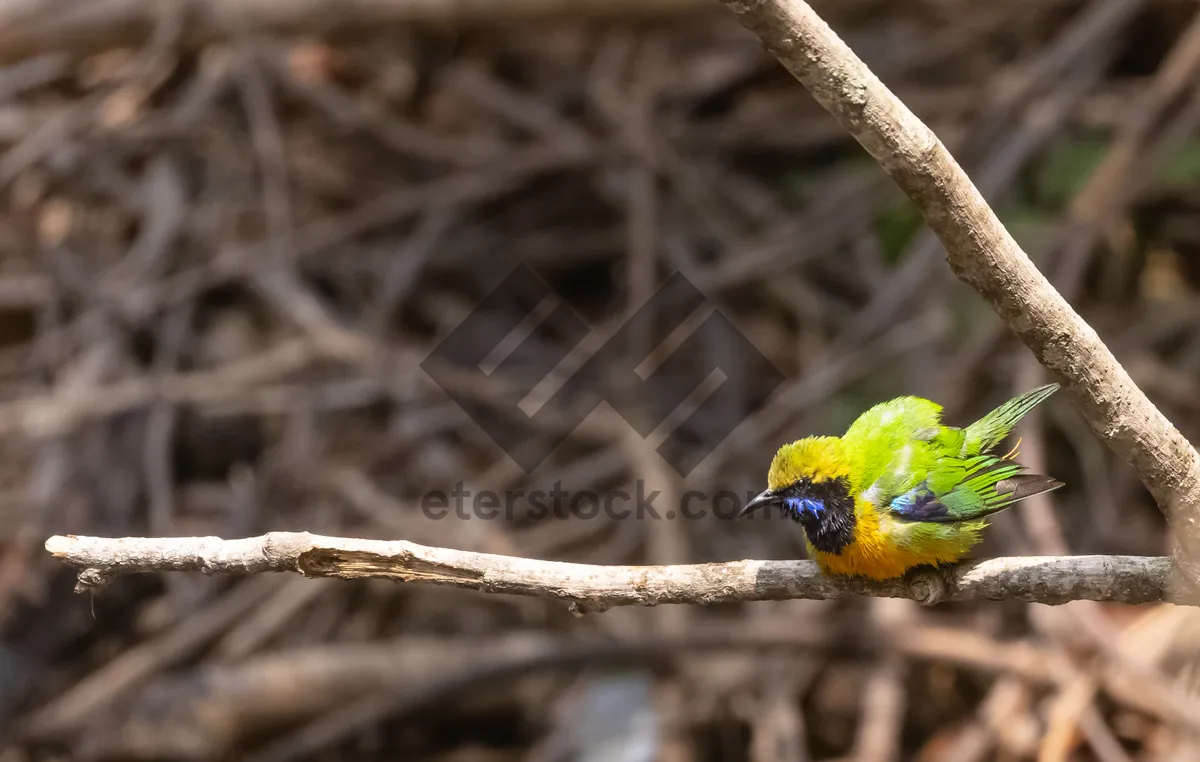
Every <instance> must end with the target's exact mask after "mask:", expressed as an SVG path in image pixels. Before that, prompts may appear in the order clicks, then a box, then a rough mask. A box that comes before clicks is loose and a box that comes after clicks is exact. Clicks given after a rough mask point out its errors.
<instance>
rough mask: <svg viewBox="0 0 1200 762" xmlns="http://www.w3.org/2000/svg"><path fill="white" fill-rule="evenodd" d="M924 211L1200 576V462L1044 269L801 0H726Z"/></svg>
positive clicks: (955, 260) (1187, 567) (953, 262)
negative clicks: (1148, 500)
mask: <svg viewBox="0 0 1200 762" xmlns="http://www.w3.org/2000/svg"><path fill="white" fill-rule="evenodd" d="M722 1H723V3H724V5H725V6H726V7H728V8H729V10H731V11H733V12H734V14H736V15H737V17H738V19H739V20H740V21H741V23H742V24H743V25H744V26H745V27H746V28H747V29H749V30H750V31H752V32H753V33H754V34H756V35H757V36H758V37H759V38H760V39H761V40H762V42H763V45H764V46H765V47H766V49H767V50H768V51H770V53H771V54H772V55H774V56H775V57H776V58H777V59H779V61H780V63H782V64H783V65H784V67H785V68H787V70H788V71H789V72H791V74H792V75H793V76H794V77H795V78H796V79H797V80H799V81H800V83H801V84H803V85H804V86H805V87H806V88H807V89H808V90H809V91H810V92H811V93H812V95H813V97H814V98H815V99H816V100H817V101H818V102H819V103H820V104H821V105H822V106H823V107H824V108H825V109H826V110H828V111H829V112H830V113H831V114H833V116H834V117H835V118H836V119H837V120H838V122H839V123H840V124H841V125H842V126H843V127H844V128H845V129H846V130H847V131H848V132H850V134H851V135H853V136H854V138H855V139H856V140H857V141H858V142H859V143H860V144H861V145H862V146H863V148H865V149H866V150H867V152H868V153H870V154H871V156H872V157H874V158H875V160H876V161H877V162H878V163H879V164H880V166H882V167H883V168H884V170H886V171H887V173H888V174H889V175H890V176H891V177H892V179H893V180H894V181H895V182H896V184H897V185H898V186H900V188H901V189H902V190H903V191H904V192H905V193H906V194H907V195H908V196H909V197H910V198H911V199H912V200H913V201H914V202H915V203H916V204H917V205H918V206H919V207H920V209H921V212H922V214H923V215H924V217H925V220H926V222H927V223H928V225H929V227H930V228H931V229H932V230H933V231H934V232H935V233H936V234H937V236H938V238H939V239H941V241H942V244H943V245H944V246H945V249H946V259H947V261H948V262H949V264H950V267H951V269H952V270H953V271H954V273H955V275H957V276H958V277H959V279H961V280H962V281H964V282H966V283H967V284H969V285H970V286H971V287H973V288H974V289H975V290H976V291H978V292H979V293H980V295H982V296H983V297H984V298H985V299H987V301H988V302H989V303H990V304H991V305H992V307H993V308H994V309H995V310H996V312H997V313H998V314H999V315H1000V317H1001V318H1003V320H1004V321H1005V323H1006V324H1007V325H1008V327H1009V328H1010V329H1011V330H1012V331H1013V333H1015V334H1016V335H1017V336H1018V337H1019V338H1020V339H1021V341H1023V342H1024V343H1025V345H1026V346H1028V347H1029V348H1030V349H1031V350H1032V351H1033V352H1034V354H1035V355H1036V356H1037V358H1038V361H1039V362H1041V364H1042V365H1043V366H1044V367H1045V368H1046V369H1047V370H1048V371H1050V373H1051V374H1053V375H1054V376H1055V377H1056V379H1057V380H1058V381H1060V382H1061V383H1062V384H1063V387H1064V388H1065V390H1066V392H1067V393H1068V394H1069V395H1070V397H1071V398H1072V400H1073V401H1074V402H1075V404H1076V405H1077V406H1078V408H1079V409H1080V411H1082V413H1083V414H1084V416H1085V417H1086V418H1087V421H1088V423H1089V425H1090V426H1091V427H1092V429H1093V431H1095V432H1096V434H1097V435H1098V436H1100V437H1101V438H1102V439H1103V440H1104V441H1105V442H1106V443H1107V444H1108V446H1109V447H1110V448H1112V450H1113V451H1114V452H1115V453H1117V455H1118V456H1119V457H1121V458H1122V459H1123V460H1125V461H1126V462H1127V463H1129V465H1130V466H1131V467H1132V468H1133V469H1134V471H1135V472H1136V473H1137V475H1138V477H1139V478H1140V479H1141V481H1142V483H1143V484H1145V485H1146V488H1147V489H1148V490H1149V491H1150V493H1151V495H1153V497H1154V499H1155V501H1156V502H1157V503H1158V506H1159V508H1161V509H1162V511H1163V512H1164V513H1165V514H1166V516H1167V519H1168V520H1169V521H1170V522H1171V526H1172V529H1173V531H1174V534H1175V539H1176V540H1177V542H1178V543H1179V545H1180V547H1181V549H1182V550H1183V551H1184V553H1183V555H1184V558H1183V559H1180V560H1181V561H1183V563H1184V566H1183V567H1182V568H1183V570H1184V572H1185V575H1186V577H1185V578H1186V579H1188V580H1189V584H1195V582H1194V580H1196V579H1197V578H1200V574H1198V573H1196V571H1197V569H1198V568H1200V567H1198V566H1197V565H1196V559H1200V453H1197V452H1196V450H1195V449H1194V448H1193V447H1192V446H1191V444H1190V443H1189V442H1188V441H1187V439H1185V438H1184V437H1183V435H1182V434H1180V432H1179V431H1178V430H1177V429H1176V428H1175V427H1174V426H1173V425H1172V424H1171V422H1170V421H1168V420H1167V419H1166V417H1165V416H1163V414H1162V413H1161V412H1159V410H1158V409H1157V408H1156V407H1155V406H1154V404H1153V403H1152V402H1151V401H1150V400H1149V399H1148V398H1147V397H1146V395H1145V394H1144V393H1143V392H1142V391H1141V390H1140V389H1139V388H1138V387H1137V385H1135V384H1134V382H1133V380H1132V379H1131V378H1130V377H1129V374H1128V373H1126V371H1125V369H1124V368H1123V367H1121V364H1120V363H1119V362H1117V359H1116V358H1115V357H1114V356H1113V355H1112V353H1111V352H1110V351H1109V350H1108V348H1107V347H1106V346H1105V345H1104V343H1103V342H1102V341H1101V340H1100V337H1099V336H1098V335H1097V334H1096V332H1095V331H1094V330H1093V329H1092V328H1091V326H1089V325H1088V324H1087V323H1086V322H1084V320H1083V318H1081V317H1080V316H1079V315H1078V314H1077V313H1076V312H1075V311H1074V310H1073V309H1072V308H1071V306H1070V305H1069V304H1068V303H1067V302H1066V300H1065V299H1063V297H1062V296H1061V295H1060V294H1059V293H1058V291H1056V290H1055V288H1054V286H1052V285H1051V284H1050V282H1049V281H1048V280H1046V278H1045V277H1043V275H1042V274H1041V273H1040V272H1039V271H1038V269H1037V268H1036V267H1035V266H1034V265H1033V263H1032V262H1031V261H1030V259H1029V257H1028V256H1027V255H1026V254H1025V252H1024V251H1023V250H1022V249H1021V247H1020V246H1018V245H1017V242H1016V241H1015V240H1014V239H1013V237H1012V236H1011V235H1010V234H1009V233H1008V231H1007V230H1006V229H1005V227H1004V225H1002V224H1001V223H1000V220H999V219H998V218H997V217H996V215H995V213H994V212H993V211H992V209H991V207H990V206H989V205H988V203H987V202H986V201H985V200H984V198H983V196H982V195H981V194H980V192H979V190H978V189H977V188H976V187H975V185H974V184H973V183H972V182H971V180H970V178H969V177H967V175H966V173H965V172H964V171H963V170H962V168H961V167H960V166H959V165H958V163H957V162H956V161H955V160H954V157H953V156H951V155H950V152H949V151H948V150H947V149H946V147H945V146H944V145H943V144H942V142H941V141H940V140H938V138H937V136H936V135H934V134H933V132H932V131H931V130H930V129H929V128H928V127H927V126H925V124H924V123H922V122H921V120H920V119H918V118H917V117H916V116H915V115H914V114H913V113H912V112H911V111H909V110H908V108H907V107H906V106H905V105H904V104H903V103H901V102H900V100H899V99H898V98H897V97H896V96H895V95H893V94H892V93H891V91H889V90H888V89H887V87H886V86H884V84H883V83H882V82H881V81H880V80H879V78H878V77H876V76H875V75H874V74H872V73H871V71H870V70H869V69H868V68H867V66H866V64H864V63H863V62H862V61H861V60H860V59H859V58H858V57H857V56H856V55H855V54H854V52H853V51H852V50H850V48H849V47H848V46H847V45H846V44H845V43H844V42H843V41H842V40H841V39H840V38H839V37H838V36H837V34H835V33H834V32H833V30H832V29H830V27H829V26H828V25H827V24H826V23H825V22H824V21H822V20H821V18H820V17H819V16H818V15H817V14H816V12H815V11H813V9H812V8H811V7H809V5H808V4H807V3H804V2H802V0H722Z"/></svg>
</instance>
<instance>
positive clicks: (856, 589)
mask: <svg viewBox="0 0 1200 762" xmlns="http://www.w3.org/2000/svg"><path fill="white" fill-rule="evenodd" d="M46 550H48V551H49V552H50V553H51V554H53V555H54V556H56V557H58V558H61V559H63V560H64V561H66V562H67V563H69V564H72V565H74V566H77V567H80V568H81V571H80V583H81V586H82V587H84V588H86V587H90V586H94V585H98V584H103V583H104V582H105V581H107V580H108V579H109V578H111V577H113V576H116V575H119V574H130V573H138V572H161V571H202V572H204V573H205V574H253V573H258V572H268V571H275V572H298V573H300V574H303V575H305V576H308V577H341V578H343V579H355V578H361V577H384V578H391V579H395V580H397V581H402V582H419V583H430V584H438V585H451V586H454V587H464V588H471V589H474V590H480V591H483V592H487V593H508V594H513V595H528V596H536V597H541V598H559V599H562V600H564V601H566V602H568V603H570V604H572V606H573V607H574V608H576V609H578V610H586V611H602V610H604V609H607V608H611V607H613V606H631V605H636V606H656V605H659V604H663V603H693V604H696V603H698V604H708V603H721V602H728V601H763V600H787V599H795V598H807V599H831V598H842V597H845V596H849V595H869V596H877V597H888V598H910V599H912V600H915V601H918V602H920V603H924V604H934V603H938V602H941V601H963V600H973V599H988V600H1014V599H1015V600H1024V601H1034V602H1038V603H1047V604H1059V603H1065V602H1067V601H1071V600H1080V599H1086V600H1097V601H1118V602H1121V603H1130V604H1139V603H1151V602H1154V601H1161V600H1171V599H1174V598H1175V596H1174V595H1173V594H1172V593H1171V592H1170V591H1169V590H1168V585H1167V578H1168V572H1169V566H1170V564H1169V561H1168V560H1167V559H1165V558H1154V557H1139V556H1063V557H1022V558H995V559H990V560H987V561H980V562H978V563H973V564H963V565H961V566H958V567H955V568H950V569H938V570H935V569H919V570H914V571H913V572H911V573H910V574H909V575H908V576H906V577H903V578H900V579H897V580H895V581H888V582H870V581H866V580H858V579H843V578H835V577H831V576H827V575H825V574H822V573H821V572H820V571H819V570H818V569H817V566H816V564H814V563H812V562H811V561H730V562H727V563H711V564H692V565H678V566H593V565H588V564H572V563H562V562H557V561H538V560H534V559H528V558H516V557H512V556H500V555H493V554H489V553H472V552H468V551H461V550H450V549H447V548H431V547H426V546H424V545H417V544H414V543H411V542H405V541H384V540H362V539H354V538H343V537H321V536H319V535H313V534H308V533H304V532H301V533H292V532H272V533H269V534H265V535H262V536H260V537H251V538H247V539H240V540H222V539H220V538H218V537H178V538H163V539H159V538H142V537H123V538H116V539H109V538H103V537H77V536H73V535H67V536H62V535H59V536H55V537H51V538H50V539H49V540H47V541H46Z"/></svg>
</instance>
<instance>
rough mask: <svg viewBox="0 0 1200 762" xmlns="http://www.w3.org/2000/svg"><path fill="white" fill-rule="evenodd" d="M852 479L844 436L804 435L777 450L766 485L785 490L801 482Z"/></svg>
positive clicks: (770, 487) (815, 482)
mask: <svg viewBox="0 0 1200 762" xmlns="http://www.w3.org/2000/svg"><path fill="white" fill-rule="evenodd" d="M849 478H850V459H849V458H848V457H847V454H846V448H845V446H844V445H843V444H842V438H841V437H805V438H804V439H800V440H798V441H795V442H792V443H791V444H785V445H784V446H783V447H780V448H779V451H778V452H776V453H775V458H774V460H772V461H771V470H770V471H768V472H767V487H768V488H769V489H773V490H779V489H784V488H785V487H789V486H791V485H793V484H796V483H797V482H800V481H808V482H809V483H812V484H820V483H821V482H830V481H834V480H837V479H847V480H848V479H849Z"/></svg>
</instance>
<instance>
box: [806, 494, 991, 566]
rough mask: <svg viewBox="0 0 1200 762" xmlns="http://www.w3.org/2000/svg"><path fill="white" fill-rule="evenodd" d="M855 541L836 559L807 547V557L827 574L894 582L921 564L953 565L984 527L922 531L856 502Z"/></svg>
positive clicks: (951, 526)
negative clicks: (894, 578)
mask: <svg viewBox="0 0 1200 762" xmlns="http://www.w3.org/2000/svg"><path fill="white" fill-rule="evenodd" d="M854 512H855V525H854V541H853V542H851V543H850V544H849V545H847V546H846V547H845V548H843V549H842V552H841V553H840V554H838V555H834V554H832V553H822V552H821V551H819V550H817V549H816V548H814V547H813V546H812V544H811V543H807V541H806V544H808V553H809V556H810V557H811V558H812V559H813V560H814V561H816V562H817V565H818V566H820V567H821V570H822V571H824V572H825V573H826V574H847V575H859V576H863V577H868V578H870V579H892V578H893V577H899V576H902V575H903V574H904V573H905V572H906V571H908V570H909V569H911V568H912V567H914V566H921V565H922V564H940V563H954V562H956V561H958V560H959V559H961V558H962V557H963V556H964V555H966V553H967V551H968V550H970V549H971V546H972V545H974V544H975V543H976V542H978V541H979V532H980V530H982V529H983V522H970V523H967V524H939V525H937V526H936V527H933V526H922V525H920V524H916V523H911V522H900V521H894V520H893V519H891V518H890V517H888V516H886V515H881V512H880V511H879V509H877V508H876V507H875V506H874V505H872V504H870V503H868V502H866V501H864V500H862V499H861V498H860V499H856V500H855V504H854Z"/></svg>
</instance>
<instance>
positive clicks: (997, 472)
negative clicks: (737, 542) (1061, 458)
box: [739, 384, 1063, 579]
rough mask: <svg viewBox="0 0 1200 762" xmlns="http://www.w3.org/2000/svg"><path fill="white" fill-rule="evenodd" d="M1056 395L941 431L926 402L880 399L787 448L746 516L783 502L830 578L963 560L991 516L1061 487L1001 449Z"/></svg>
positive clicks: (1035, 393) (1036, 393) (1029, 396)
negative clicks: (842, 423)
mask: <svg viewBox="0 0 1200 762" xmlns="http://www.w3.org/2000/svg"><path fill="white" fill-rule="evenodd" d="M1057 390H1058V384H1049V385H1046V386H1041V387H1038V388H1037V389H1033V390H1031V391H1028V392H1026V393H1024V394H1021V395H1019V396H1017V397H1014V398H1013V399H1011V400H1009V401H1008V402H1005V403H1004V404H1003V405H1001V406H1000V407H998V408H996V409H995V410H993V411H992V412H990V413H988V414H987V415H985V416H984V417H983V418H980V419H979V420H978V421H976V422H975V423H972V424H971V425H970V426H967V427H966V428H955V427H953V426H945V425H943V424H942V422H941V415H942V406H941V405H939V404H937V403H936V402H931V401H930V400H927V399H922V398H921V397H899V398H897V399H893V400H890V401H888V402H882V403H880V404H878V405H876V406H874V407H872V408H871V409H870V410H867V412H865V413H863V414H862V415H861V416H859V417H858V419H857V420H856V421H855V422H854V423H853V424H851V426H850V428H849V429H848V430H847V431H846V433H845V434H844V435H842V436H840V437H832V436H813V437H806V438H804V439H801V440H798V441H796V442H792V443H791V444H786V445H784V446H783V447H781V448H779V451H778V452H777V453H776V454H775V459H774V460H773V461H772V462H771V469H770V471H769V472H768V473H767V487H768V489H767V490H766V491H765V492H763V493H762V494H760V495H759V496H758V497H756V498H754V499H753V500H751V501H750V502H749V503H748V504H746V506H745V507H744V508H742V510H741V513H740V514H739V515H740V516H745V515H746V514H748V513H750V512H752V511H754V510H756V509H758V508H763V507H765V506H770V505H774V506H778V507H779V508H780V510H781V511H782V512H783V513H784V514H786V515H788V516H790V517H791V518H792V519H793V520H794V521H796V522H797V523H799V524H800V525H801V526H802V527H803V528H804V534H805V544H806V545H807V546H808V552H809V555H810V557H812V558H813V559H814V560H815V561H816V562H817V564H818V565H819V566H820V567H821V569H822V570H823V571H824V572H825V573H827V574H848V575H858V576H863V577H868V578H871V579H891V578H893V577H899V576H901V575H903V574H904V572H906V571H907V570H908V569H911V568H912V567H914V566H921V565H924V564H932V565H938V564H948V563H954V562H957V561H958V560H959V559H961V558H962V557H963V555H965V554H966V552H967V551H968V550H970V549H971V547H972V546H974V545H975V544H976V543H978V542H979V540H980V533H981V532H982V531H983V529H984V527H985V526H986V525H987V522H986V521H985V520H984V517H986V516H988V515H990V514H993V513H996V512H997V511H1001V510H1004V509H1005V508H1007V507H1008V506H1010V505H1012V504H1013V503H1015V502H1017V501H1018V500H1024V499H1025V498H1029V497H1033V496H1034V495H1040V494H1042V493H1044V492H1049V491H1050V490H1053V489H1057V488H1059V487H1061V486H1063V485H1062V482H1059V481H1057V480H1055V479H1052V478H1050V477H1048V476H1042V475H1040V474H1031V473H1026V469H1025V467H1024V466H1021V465H1020V464H1018V463H1015V462H1013V458H1014V457H1016V448H1013V451H1011V452H1009V453H1007V454H1005V455H996V454H993V450H994V449H995V448H996V447H997V446H998V445H999V444H1000V443H1001V442H1002V441H1003V440H1004V439H1005V437H1007V436H1008V435H1009V434H1010V433H1011V432H1012V430H1013V429H1014V428H1015V427H1016V425H1017V423H1018V422H1019V421H1020V420H1021V419H1022V418H1023V417H1025V415H1026V414H1027V413H1028V412H1029V411H1030V410H1032V409H1033V408H1034V407H1035V406H1036V405H1037V404H1038V403H1040V402H1042V401H1043V400H1045V399H1046V398H1047V397H1049V396H1050V395H1051V394H1053V393H1054V392H1055V391H1057ZM1018 444H1019V442H1018Z"/></svg>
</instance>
